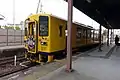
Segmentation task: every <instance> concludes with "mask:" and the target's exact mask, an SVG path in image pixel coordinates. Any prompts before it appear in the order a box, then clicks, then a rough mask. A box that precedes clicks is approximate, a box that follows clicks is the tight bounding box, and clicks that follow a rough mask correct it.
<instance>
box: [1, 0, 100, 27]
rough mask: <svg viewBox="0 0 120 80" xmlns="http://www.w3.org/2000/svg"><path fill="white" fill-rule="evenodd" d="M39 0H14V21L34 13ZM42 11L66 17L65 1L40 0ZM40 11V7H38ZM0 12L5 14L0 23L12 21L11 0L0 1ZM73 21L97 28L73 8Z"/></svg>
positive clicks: (17, 21)
mask: <svg viewBox="0 0 120 80" xmlns="http://www.w3.org/2000/svg"><path fill="white" fill-rule="evenodd" d="M38 1H39V0H15V23H16V24H18V23H20V22H21V21H24V20H25V19H26V18H27V17H28V16H29V15H30V14H35V13H36V9H37V5H38ZM41 2H42V5H43V7H42V11H43V12H45V13H49V14H53V15H56V16H59V17H62V18H64V19H67V3H66V2H64V1H63V0H42V1H41ZM39 11H40V8H39ZM0 14H2V15H4V16H5V20H4V21H0V24H1V25H2V24H7V23H13V0H1V1H0ZM73 21H76V22H79V23H83V24H86V25H90V26H93V27H94V28H96V29H98V28H99V24H98V23H97V22H95V21H94V20H92V19H91V18H89V17H88V16H86V15H85V14H83V13H82V12H81V11H79V10H77V9H76V8H73Z"/></svg>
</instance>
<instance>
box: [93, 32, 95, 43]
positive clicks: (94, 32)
mask: <svg viewBox="0 0 120 80" xmlns="http://www.w3.org/2000/svg"><path fill="white" fill-rule="evenodd" d="M94 33H95V30H93V43H94V37H95V35H94Z"/></svg>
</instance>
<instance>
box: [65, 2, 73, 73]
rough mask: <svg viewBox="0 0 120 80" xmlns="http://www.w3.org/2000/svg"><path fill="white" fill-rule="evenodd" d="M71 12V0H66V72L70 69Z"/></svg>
mask: <svg viewBox="0 0 120 80" xmlns="http://www.w3.org/2000/svg"><path fill="white" fill-rule="evenodd" d="M72 14H73V0H68V23H67V30H68V36H67V68H66V71H67V72H71V71H72V44H71V43H72V41H71V39H72V38H71V37H72V31H71V30H72V16H73V15H72Z"/></svg>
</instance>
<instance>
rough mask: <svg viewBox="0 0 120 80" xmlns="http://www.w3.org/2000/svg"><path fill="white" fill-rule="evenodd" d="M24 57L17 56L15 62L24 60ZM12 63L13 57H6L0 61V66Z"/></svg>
mask: <svg viewBox="0 0 120 80" xmlns="http://www.w3.org/2000/svg"><path fill="white" fill-rule="evenodd" d="M24 59H25V58H24V56H23V55H22V56H18V57H17V61H20V60H24ZM12 62H14V57H6V58H1V59H0V65H4V64H8V63H12Z"/></svg>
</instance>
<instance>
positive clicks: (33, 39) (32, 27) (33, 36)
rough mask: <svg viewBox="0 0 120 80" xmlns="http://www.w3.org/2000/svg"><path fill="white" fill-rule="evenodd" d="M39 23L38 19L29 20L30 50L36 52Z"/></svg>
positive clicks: (28, 42) (28, 41)
mask: <svg viewBox="0 0 120 80" xmlns="http://www.w3.org/2000/svg"><path fill="white" fill-rule="evenodd" d="M37 28H38V24H37V22H36V21H32V22H31V21H30V22H28V36H27V44H28V52H30V53H36V52H37V51H38V45H37V44H38V35H37V34H38V29H37Z"/></svg>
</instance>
